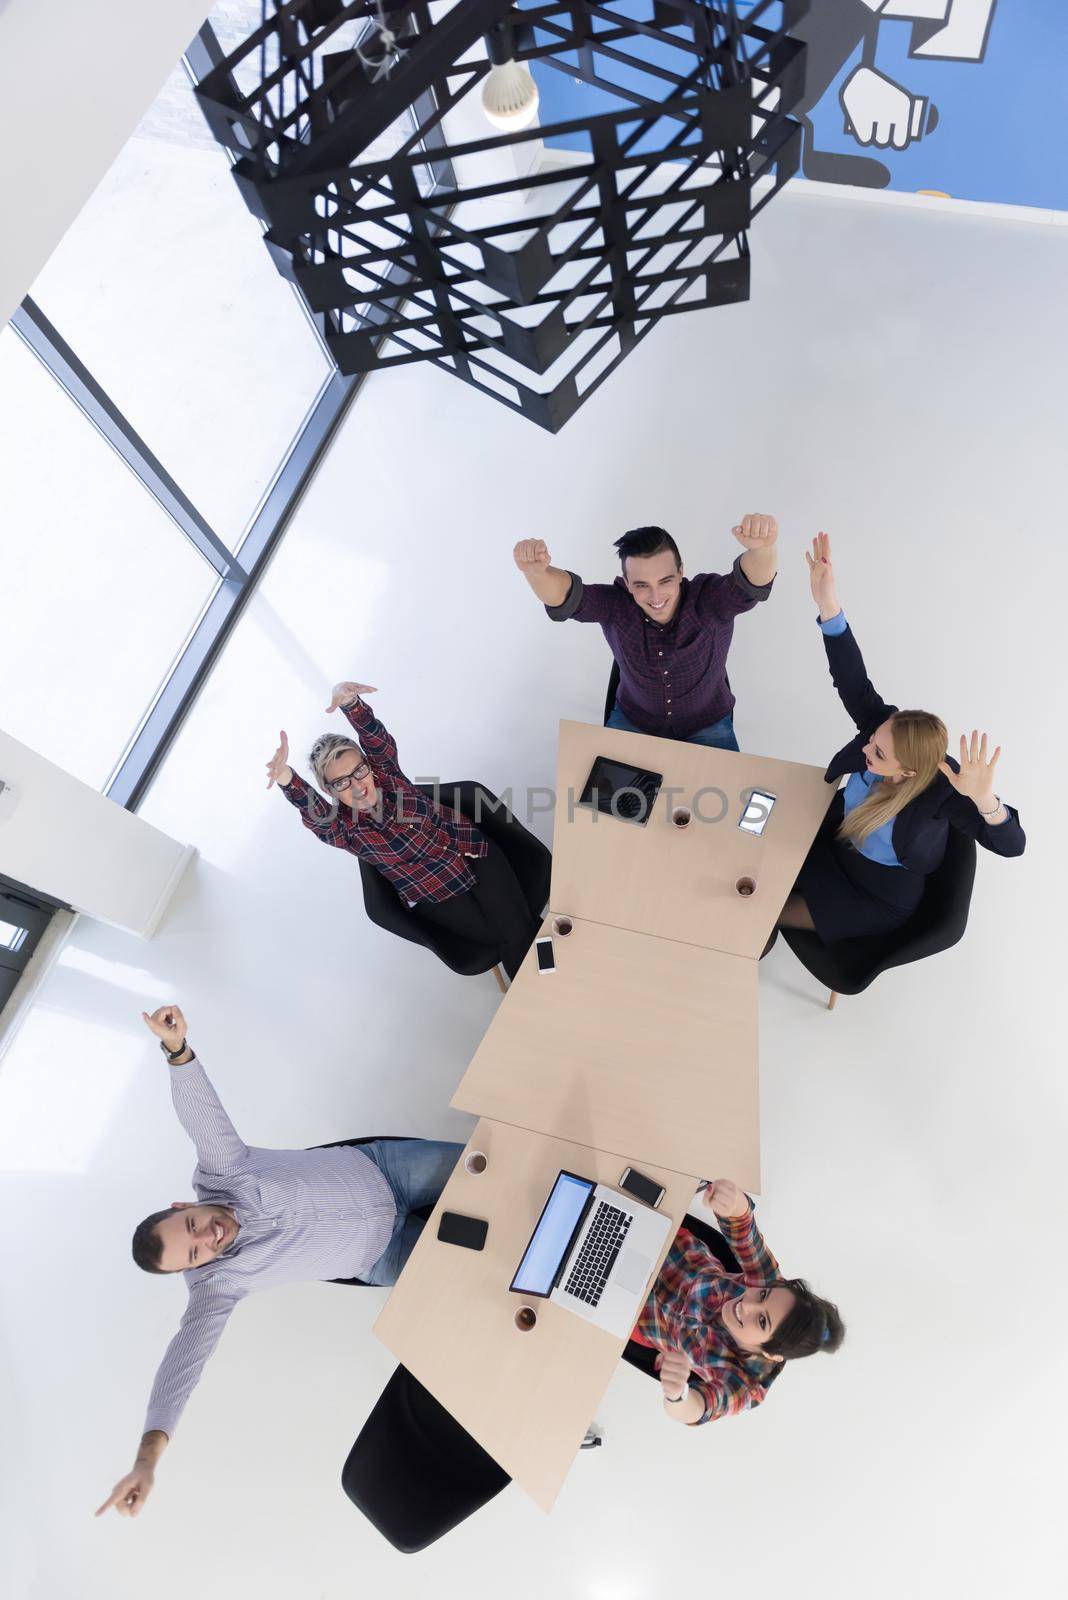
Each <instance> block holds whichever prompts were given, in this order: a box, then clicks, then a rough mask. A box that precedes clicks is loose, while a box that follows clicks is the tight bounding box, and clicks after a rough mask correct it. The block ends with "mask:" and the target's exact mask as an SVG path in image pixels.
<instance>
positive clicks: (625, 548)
mask: <svg viewBox="0 0 1068 1600" xmlns="http://www.w3.org/2000/svg"><path fill="white" fill-rule="evenodd" d="M615 547H616V549H617V550H618V551H619V564H620V566H621V567H622V568H623V571H624V572H626V570H627V557H628V556H658V555H659V554H660V552H661V551H662V550H670V551H671V553H672V555H673V556H674V557H675V565H676V566H677V567H681V566H682V557H681V556H680V555H679V547H678V545H677V544H676V543H675V541H674V539H673V538H672V537H671V535H670V533H668V531H667V529H666V528H631V530H630V532H629V533H624V534H622V535H621V536H620V538H618V539H617V540H616V541H615Z"/></svg>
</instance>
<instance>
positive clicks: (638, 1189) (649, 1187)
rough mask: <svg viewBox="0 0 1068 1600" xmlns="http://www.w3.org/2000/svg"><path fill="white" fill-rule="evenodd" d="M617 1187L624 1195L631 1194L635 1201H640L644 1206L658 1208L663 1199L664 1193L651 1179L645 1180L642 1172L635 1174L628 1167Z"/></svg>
mask: <svg viewBox="0 0 1068 1600" xmlns="http://www.w3.org/2000/svg"><path fill="white" fill-rule="evenodd" d="M619 1187H620V1188H621V1189H622V1190H623V1192H624V1194H632V1195H633V1196H634V1198H635V1200H640V1201H641V1202H642V1204H643V1205H646V1206H658V1205H659V1204H660V1202H661V1200H663V1198H664V1191H663V1189H662V1188H661V1187H660V1185H659V1184H658V1183H654V1182H653V1180H652V1178H647V1177H646V1176H645V1173H644V1172H635V1170H634V1168H633V1167H628V1168H627V1170H626V1172H624V1174H623V1176H622V1177H621V1178H620V1180H619Z"/></svg>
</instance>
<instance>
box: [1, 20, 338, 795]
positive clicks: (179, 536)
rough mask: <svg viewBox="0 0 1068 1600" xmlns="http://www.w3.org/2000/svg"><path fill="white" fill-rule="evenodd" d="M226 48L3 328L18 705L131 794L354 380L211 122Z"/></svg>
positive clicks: (143, 138) (8, 593) (180, 87)
mask: <svg viewBox="0 0 1068 1600" xmlns="http://www.w3.org/2000/svg"><path fill="white" fill-rule="evenodd" d="M217 12H218V16H219V19H220V26H222V24H223V22H224V21H225V23H226V24H227V26H229V27H231V28H236V29H241V28H242V27H243V26H244V25H245V24H246V23H251V25H253V26H254V25H255V23H256V21H257V20H258V15H259V5H258V4H253V3H252V0H226V4H225V5H221V6H219V7H217ZM231 43H233V39H232V38H228V39H227V44H231ZM221 58H222V50H221V48H220V45H219V41H218V39H217V38H216V36H215V34H214V32H213V30H212V27H211V26H210V24H205V26H204V27H203V28H202V29H201V31H200V33H199V34H198V36H197V38H196V39H195V40H194V41H193V42H192V44H191V46H190V48H189V51H188V52H187V55H186V57H185V58H184V60H183V62H182V63H180V64H179V65H178V66H177V67H176V69H175V71H174V73H172V75H171V77H170V79H169V80H168V82H167V84H166V85H165V86H164V88H163V90H162V91H161V93H160V95H159V96H158V97H157V100H156V102H155V104H154V105H153V107H152V108H151V110H150V111H149V113H148V115H147V116H146V117H145V119H144V120H143V122H142V124H141V126H140V127H139V128H138V130H137V132H136V133H135V134H134V136H133V137H132V138H131V139H130V140H129V142H128V143H127V145H126V147H125V148H124V149H123V151H122V152H121V153H120V155H119V157H118V159H117V160H116V161H115V163H114V164H113V166H112V167H111V169H110V171H109V172H108V173H107V174H106V175H105V177H104V179H103V180H102V182H101V183H100V184H99V186H98V188H97V190H96V191H95V193H94V194H93V196H92V197H91V199H90V200H89V202H88V204H87V205H86V206H85V207H84V208H83V210H82V212H81V214H80V215H79V216H78V217H77V218H76V219H75V221H74V223H73V224H72V226H71V227H70V229H69V230H68V232H67V234H66V236H65V238H64V239H63V241H62V243H61V244H60V246H59V248H58V249H57V250H56V252H55V253H54V254H53V256H52V258H51V260H50V261H49V263H48V265H47V267H46V268H45V270H44V271H43V272H42V273H41V274H40V276H39V278H38V280H37V282H36V283H35V284H34V286H33V289H32V291H31V294H30V296H29V297H28V298H27V300H26V302H25V303H24V305H23V307H22V309H21V310H20V311H19V312H18V313H17V314H16V316H15V317H14V318H13V319H12V327H11V328H10V329H7V330H4V331H3V333H2V334H0V470H2V472H3V481H4V489H5V513H6V516H5V522H6V527H5V536H4V539H3V542H2V545H0V592H2V593H3V595H4V627H3V630H2V632H0V682H2V684H3V707H2V710H0V721H2V725H3V726H4V728H5V729H6V730H7V731H8V732H10V733H11V734H12V735H13V736H14V737H15V738H17V739H20V740H22V741H23V743H25V744H28V745H30V746H31V747H32V748H34V749H36V750H38V751H40V752H41V753H42V754H44V755H46V756H48V757H49V758H50V759H52V760H54V761H56V762H57V763H58V764H59V765H61V766H63V767H65V768H66V769H67V770H69V771H71V772H73V773H75V774H77V776H79V777H81V778H83V779H85V780H86V781H87V782H89V783H92V784H94V785H97V786H99V787H101V788H103V789H104V790H105V792H107V793H108V794H110V795H112V796H113V797H114V798H115V799H116V800H118V801H119V803H120V804H123V805H129V806H135V805H136V804H137V802H138V799H139V798H140V795H141V794H142V793H143V791H144V788H145V785H146V784H147V782H148V781H149V779H150V777H151V774H152V771H153V770H154V767H155V765H156V763H157V762H158V761H159V759H160V757H161V755H162V753H163V751H164V750H165V748H166V746H167V744H168V742H169V740H170V738H171V736H172V734H173V732H174V731H175V729H176V728H177V726H178V725H179V723H180V721H181V719H182V717H183V716H184V714H185V711H186V710H187V709H188V706H189V705H190V703H191V702H192V699H193V697H194V696H195V694H196V692H197V690H198V688H199V685H200V683H201V682H202V680H203V677H204V675H205V673H206V672H207V671H208V669H209V668H210V665H211V662H212V660H213V658H214V656H215V654H216V653H217V651H218V649H219V648H220V647H221V644H222V642H223V641H224V639H225V637H226V634H227V632H228V630H229V628H230V627H231V626H232V624H233V622H234V620H235V618H236V616H237V614H238V612H239V610H240V607H241V605H242V604H243V602H244V600H245V599H246V598H247V596H248V594H249V592H250V591H251V587H252V586H253V584H254V583H255V581H256V578H257V577H258V574H259V572H260V570H262V567H263V565H264V563H265V562H266V560H267V559H268V557H269V555H270V552H271V550H272V548H273V546H274V543H275V542H276V540H277V539H278V538H279V537H280V535H281V533H282V531H283V529H284V527H285V524H286V521H287V519H288V517H289V515H290V512H291V510H292V508H293V506H294V505H295V504H296V501H297V499H298V497H299V494H300V491H301V489H302V488H303V485H304V483H305V482H306V480H307V477H308V475H309V473H310V472H311V471H312V469H313V467H314V465H315V463H316V461H317V460H318V458H319V456H320V454H321V452H322V450H323V449H324V448H325V446H326V444H327V442H328V441H329V438H330V436H331V434H332V431H333V429H334V428H335V427H336V425H337V423H338V421H339V420H340V417H341V415H342V412H343V410H344V408H345V406H346V405H347V403H348V401H349V400H350V399H351V398H352V396H353V395H354V393H355V390H356V388H357V380H355V379H349V378H342V377H340V376H339V375H338V373H337V371H336V369H335V368H334V366H333V364H332V363H331V362H330V360H329V358H328V356H327V353H326V351H325V348H324V346H323V343H322V341H321V339H320V337H319V335H318V332H317V331H316V329H315V327H314V325H313V323H312V322H311V320H310V319H309V318H308V316H307V315H306V314H305V312H304V310H303V307H302V305H301V302H300V301H299V299H298V297H297V296H296V294H295V292H294V291H293V289H292V288H291V287H290V285H289V284H288V283H286V282H285V281H284V280H283V279H282V278H281V277H280V275H279V274H278V273H277V272H276V270H275V268H274V266H273V264H272V262H271V259H270V257H269V255H268V253H267V251H266V249H265V247H264V244H263V242H262V237H261V230H260V227H259V224H258V223H257V222H256V221H255V219H254V218H253V217H252V216H251V214H250V213H249V212H248V210H247V209H246V207H245V205H244V204H243V202H242V200H241V197H240V195H239V193H238V190H237V188H236V185H235V184H234V182H233V179H232V177H231V175H230V170H229V163H228V160H227V158H226V156H225V155H224V154H223V153H222V152H221V150H220V149H219V148H218V147H217V146H216V145H215V143H214V142H213V140H212V139H211V136H210V134H209V133H208V130H207V127H206V125H205V124H204V121H203V118H202V116H201V113H200V109H199V107H198V106H197V104H196V101H195V98H194V96H193V92H192V82H193V81H194V80H195V79H198V78H200V77H202V76H203V75H204V73H205V72H207V71H208V70H209V69H210V68H211V67H212V66H214V65H215V64H217V63H218V62H219V61H220V60H221Z"/></svg>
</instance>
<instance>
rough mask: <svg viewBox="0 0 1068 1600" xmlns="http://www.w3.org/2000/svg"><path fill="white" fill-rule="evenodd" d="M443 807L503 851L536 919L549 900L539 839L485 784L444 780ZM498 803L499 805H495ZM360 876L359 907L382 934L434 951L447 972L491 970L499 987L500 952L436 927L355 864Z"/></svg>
mask: <svg viewBox="0 0 1068 1600" xmlns="http://www.w3.org/2000/svg"><path fill="white" fill-rule="evenodd" d="M418 787H419V789H420V791H421V792H422V793H423V794H425V795H427V796H428V797H433V794H434V791H433V789H431V788H430V787H429V786H427V785H425V784H420V785H419V786H418ZM437 792H438V798H439V800H440V802H441V804H442V805H446V806H450V807H451V808H452V809H453V810H455V811H461V812H463V814H464V816H465V817H470V818H471V819H472V821H477V824H478V826H479V828H481V830H482V832H483V833H484V834H485V835H486V838H487V839H489V840H490V841H491V842H492V843H493V844H495V845H496V846H497V848H498V849H499V850H501V851H502V853H503V854H504V856H505V858H506V859H507V861H508V864H509V866H510V867H511V869H512V871H513V872H514V873H515V875H516V877H517V878H518V880H519V886H520V888H521V889H522V891H523V896H524V898H525V900H526V902H527V905H528V906H529V907H530V914H531V916H532V917H534V918H540V917H541V915H542V912H543V911H544V910H545V905H546V902H547V900H548V898H549V875H550V872H551V871H552V852H551V851H550V850H548V849H547V848H546V847H545V845H543V844H542V842H541V840H540V839H537V838H535V837H534V835H533V834H532V833H531V832H530V831H529V830H528V829H527V828H524V826H523V824H522V823H521V822H519V821H517V820H516V818H515V817H512V816H509V815H508V814H507V813H506V811H505V808H504V807H503V806H500V802H499V801H498V799H497V796H496V795H495V794H494V793H493V792H492V790H490V789H487V788H486V786H485V784H481V783H473V782H463V783H443V784H441V785H440V787H439V789H438V791H437ZM498 806H500V809H496V808H497V807H498ZM360 880H361V882H362V884H363V905H364V910H365V911H366V912H367V916H368V918H369V920H370V921H371V922H373V923H374V924H375V926H376V927H378V928H384V929H385V930H386V932H387V933H395V934H396V935H397V936H398V938H401V939H407V940H409V941H410V942H411V943H412V944H421V945H424V946H425V947H426V949H428V950H430V951H432V952H433V954H434V955H436V956H437V957H438V959H439V960H440V961H443V962H444V963H445V965H446V966H447V967H448V968H449V969H450V971H452V972H456V973H459V974H460V975H461V976H462V977H474V976H475V975H477V974H478V973H481V972H489V971H491V970H492V972H493V975H494V977H495V978H496V979H497V986H498V988H499V989H501V991H502V992H503V991H504V988H505V983H504V979H503V978H502V977H501V973H500V968H499V966H498V962H499V961H500V951H499V950H497V949H494V948H492V947H490V946H488V945H480V944H475V943H473V942H472V941H471V940H470V939H462V938H459V937H458V936H457V935H456V934H454V933H450V932H449V931H448V929H447V928H439V927H438V926H437V925H436V924H435V923H432V922H428V921H426V920H425V919H424V918H423V917H421V916H420V915H419V909H418V907H416V906H409V905H407V904H406V902H405V901H404V900H402V899H401V897H400V895H399V894H398V893H397V891H396V889H395V888H394V887H393V885H392V884H391V883H390V882H389V880H388V879H386V878H384V877H383V876H382V874H381V873H380V872H379V871H378V868H377V867H373V866H371V865H370V864H369V863H368V862H366V861H361V862H360Z"/></svg>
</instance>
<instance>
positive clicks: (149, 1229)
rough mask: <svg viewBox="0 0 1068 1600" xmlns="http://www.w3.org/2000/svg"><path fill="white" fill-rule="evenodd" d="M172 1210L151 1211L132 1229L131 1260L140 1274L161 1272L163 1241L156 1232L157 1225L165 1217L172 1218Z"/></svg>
mask: <svg viewBox="0 0 1068 1600" xmlns="http://www.w3.org/2000/svg"><path fill="white" fill-rule="evenodd" d="M173 1215H174V1213H173V1210H171V1209H169V1208H168V1210H166V1211H153V1213H152V1215H151V1216H150V1217H146V1218H145V1220H144V1221H143V1222H139V1223H138V1224H137V1227H136V1228H135V1229H134V1236H133V1258H134V1260H135V1261H136V1262H137V1265H138V1266H139V1267H140V1268H141V1271H142V1272H162V1271H163V1270H164V1269H163V1268H162V1267H161V1266H160V1260H161V1259H162V1256H163V1240H162V1239H161V1238H160V1236H159V1233H158V1232H157V1224H158V1223H160V1222H162V1221H163V1220H164V1218H165V1217H170V1216H173Z"/></svg>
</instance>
